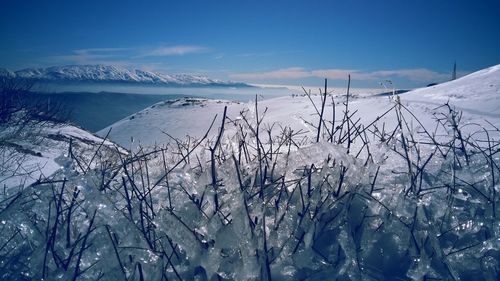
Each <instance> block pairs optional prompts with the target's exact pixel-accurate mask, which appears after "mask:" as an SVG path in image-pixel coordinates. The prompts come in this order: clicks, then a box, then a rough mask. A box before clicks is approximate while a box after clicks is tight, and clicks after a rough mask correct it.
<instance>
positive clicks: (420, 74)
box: [230, 67, 450, 82]
mask: <svg viewBox="0 0 500 281" xmlns="http://www.w3.org/2000/svg"><path fill="white" fill-rule="evenodd" d="M348 75H351V79H353V80H382V79H386V78H388V77H394V76H397V77H402V78H405V79H408V80H411V81H415V82H429V81H443V80H446V79H447V78H449V76H450V75H449V74H447V73H439V72H436V71H432V70H429V69H425V68H416V69H399V70H379V71H359V70H353V69H316V70H306V69H304V68H303V67H290V68H282V69H277V70H272V71H267V72H254V73H236V74H231V75H230V77H231V78H235V79H243V80H245V79H247V80H277V79H300V78H308V77H317V78H328V79H332V80H341V79H346V78H347V76H348Z"/></svg>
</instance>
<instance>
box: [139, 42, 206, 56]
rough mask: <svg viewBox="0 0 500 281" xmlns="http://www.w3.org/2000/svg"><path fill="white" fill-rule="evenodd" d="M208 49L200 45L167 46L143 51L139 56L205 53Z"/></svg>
mask: <svg viewBox="0 0 500 281" xmlns="http://www.w3.org/2000/svg"><path fill="white" fill-rule="evenodd" d="M208 50H209V49H208V48H207V47H202V46H189V45H179V46H168V47H159V48H154V49H149V50H145V51H143V52H142V53H141V54H140V55H139V57H163V56H183V55H188V54H199V53H206V52H207V51H208Z"/></svg>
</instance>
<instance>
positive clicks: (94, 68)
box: [0, 65, 248, 86]
mask: <svg viewBox="0 0 500 281" xmlns="http://www.w3.org/2000/svg"><path fill="white" fill-rule="evenodd" d="M0 76H8V77H17V78H22V79H29V80H34V81H43V82H57V83H64V82H109V83H132V84H147V85H161V86H166V85H168V86H248V85H246V84H244V83H238V82H231V81H222V80H217V79H210V78H207V77H204V76H198V75H188V74H163V73H159V72H151V71H144V70H139V69H133V70H129V69H125V68H121V67H117V66H108V65H68V66H53V67H47V68H27V69H23V70H19V71H15V72H12V71H10V70H6V69H0Z"/></svg>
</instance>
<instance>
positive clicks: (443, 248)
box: [0, 66, 500, 280]
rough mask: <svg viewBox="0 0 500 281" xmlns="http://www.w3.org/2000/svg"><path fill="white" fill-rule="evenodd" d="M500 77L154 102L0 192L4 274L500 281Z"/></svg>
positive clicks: (489, 74)
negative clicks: (50, 170) (40, 177)
mask: <svg viewBox="0 0 500 281" xmlns="http://www.w3.org/2000/svg"><path fill="white" fill-rule="evenodd" d="M499 85H500V66H494V67H491V68H489V69H485V70H483V71H479V72H476V73H473V74H471V75H469V76H466V77H463V78H461V79H458V80H455V81H451V82H448V83H444V84H441V85H438V86H435V87H431V88H425V89H419V90H415V91H412V92H408V93H406V94H403V95H400V96H396V97H392V96H375V95H373V96H361V95H352V96H350V97H349V100H347V97H346V96H345V95H342V94H339V95H328V96H326V99H325V100H324V101H325V102H324V104H325V108H324V110H322V106H321V104H322V100H321V95H319V94H318V95H311V96H293V97H292V96H290V97H281V98H275V99H269V100H259V101H258V103H257V105H256V104H255V101H249V102H247V103H238V102H228V101H217V100H204V99H179V100H175V101H167V102H162V103H158V104H156V105H154V106H152V107H150V108H147V109H145V110H143V111H141V112H138V113H136V114H134V115H132V116H130V117H128V118H125V119H123V120H121V121H119V122H117V123H116V124H115V125H113V126H112V127H113V129H112V130H111V134H110V139H111V140H112V141H114V142H116V143H118V144H120V145H121V146H123V147H127V148H131V150H132V151H131V152H130V153H125V152H124V151H120V150H117V149H114V148H113V145H112V144H111V143H109V145H108V144H107V143H106V146H105V147H106V148H107V149H104V150H102V151H101V149H100V148H99V147H100V145H99V144H97V143H96V141H98V139H92V141H90V140H88V141H84V143H87V144H88V145H89V147H87V148H88V149H83V152H82V153H77V155H62V156H61V157H59V158H57V163H58V164H59V165H60V166H61V169H59V170H58V171H57V173H55V174H54V177H52V178H51V180H50V181H45V182H35V183H34V184H33V185H32V186H29V187H27V188H25V189H24V190H23V191H21V192H14V191H12V190H7V191H4V193H3V194H1V197H0V223H1V224H0V231H1V232H0V233H1V235H0V278H2V279H7V280H10V279H13V280H15V279H18V280H32V279H38V280H41V279H50V280H56V279H57V280H97V279H101V280H121V279H126V280H498V276H499V275H500V263H499V260H500V220H499V219H498V218H499V217H500V213H499V212H498V204H500V198H499V197H498V192H500V188H499V187H500V180H499V178H500V168H499V167H500V162H499V161H500V160H499V156H498V155H499V153H500V142H499V139H498V137H499V130H498V127H499V126H500V119H499V118H500V116H498V114H497V113H496V109H497V108H498V105H500V99H499V98H498V97H499V95H500V92H499V87H500V86H499ZM334 94H336V93H334ZM226 107H227V111H226V119H222V116H224V109H225V108H226ZM322 111H323V113H324V114H323V118H322V119H320V117H319V115H320V112H322ZM215 116H217V118H216V119H215V120H214V117H215ZM212 122H213V125H212V127H211V130H210V131H209V133H208V134H207V135H205V134H206V132H207V130H208V128H209V127H210V125H211V124H212ZM319 124H321V129H319V128H318V126H319ZM222 127H224V130H222ZM108 131H109V129H105V130H103V131H101V132H100V134H101V136H103V135H105V134H106V133H107V132H108ZM318 132H319V133H318ZM62 134H69V135H73V136H75V137H76V136H77V135H80V134H81V132H75V131H73V129H65V130H63V131H62ZM75 134H76V135H75ZM186 135H189V136H190V137H189V138H186ZM85 138H86V137H83V139H85ZM89 138H91V137H90V136H89ZM103 147H104V145H103ZM85 151H88V152H87V153H85ZM99 151H101V152H99ZM89 152H90V153H89ZM96 152H99V153H96ZM97 154H99V156H98V157H97V158H96V157H94V156H92V155H97Z"/></svg>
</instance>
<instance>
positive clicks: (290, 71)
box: [230, 67, 312, 80]
mask: <svg viewBox="0 0 500 281" xmlns="http://www.w3.org/2000/svg"><path fill="white" fill-rule="evenodd" d="M230 76H231V77H232V78H236V79H254V80H266V79H298V78H306V77H311V76H312V75H311V73H310V72H308V71H305V70H304V68H302V67H290V68H282V69H278V70H273V71H269V72H257V73H239V74H231V75H230Z"/></svg>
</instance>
